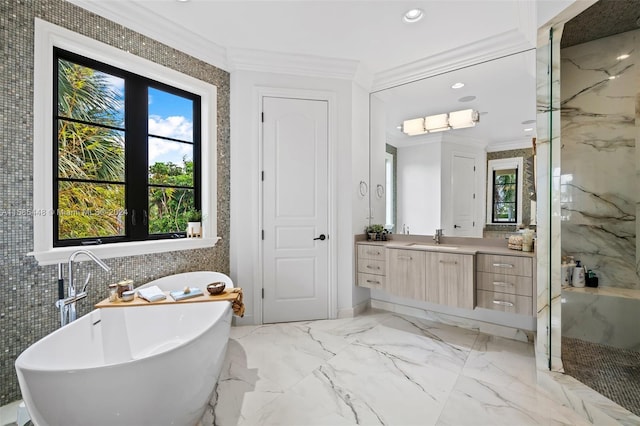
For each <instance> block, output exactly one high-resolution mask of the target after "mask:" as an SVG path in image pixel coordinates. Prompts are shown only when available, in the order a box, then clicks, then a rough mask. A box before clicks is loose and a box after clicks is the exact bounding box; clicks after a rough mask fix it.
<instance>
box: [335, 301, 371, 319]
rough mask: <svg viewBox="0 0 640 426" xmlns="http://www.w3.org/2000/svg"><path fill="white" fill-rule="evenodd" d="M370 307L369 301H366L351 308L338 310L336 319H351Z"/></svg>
mask: <svg viewBox="0 0 640 426" xmlns="http://www.w3.org/2000/svg"><path fill="white" fill-rule="evenodd" d="M370 307H371V300H369V299H367V300H365V301H364V302H361V303H358V304H357V305H356V306H354V307H353V308H346V309H339V310H338V318H353V317H355V316H358V315H360V314H361V313H363V312H364V311H366V310H367V309H369V308H370Z"/></svg>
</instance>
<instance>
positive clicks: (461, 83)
mask: <svg viewBox="0 0 640 426" xmlns="http://www.w3.org/2000/svg"><path fill="white" fill-rule="evenodd" d="M463 87H464V83H463V82H461V81H459V82H457V83H455V84H453V85H451V88H452V89H462V88H463Z"/></svg>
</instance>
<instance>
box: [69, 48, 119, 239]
mask: <svg viewBox="0 0 640 426" xmlns="http://www.w3.org/2000/svg"><path fill="white" fill-rule="evenodd" d="M120 107H121V96H120V95H119V94H118V92H117V91H116V90H114V88H113V86H112V85H110V84H109V76H107V75H106V74H104V73H102V72H98V71H96V70H94V69H92V68H88V67H85V66H81V65H78V64H74V63H72V62H69V61H65V60H62V59H60V60H59V61H58V116H59V117H61V118H60V119H58V177H59V178H61V179H62V180H61V181H60V185H59V188H58V207H59V209H60V210H62V211H66V212H68V214H66V215H60V216H59V232H58V238H59V239H68V238H86V237H98V236H111V235H121V234H123V233H124V223H123V220H122V216H121V215H118V214H116V213H115V212H117V211H118V210H124V206H125V204H124V187H123V186H122V185H121V184H120V183H122V182H123V181H124V136H123V132H122V131H119V130H115V129H114V128H121V127H122V126H123V125H122V118H121V117H122V114H121V113H120V109H121V108H120ZM69 179H71V180H69ZM95 180H98V181H106V182H114V183H113V184H97V183H92V181H95ZM96 211H103V212H113V214H97V215H96V214H86V213H87V212H96Z"/></svg>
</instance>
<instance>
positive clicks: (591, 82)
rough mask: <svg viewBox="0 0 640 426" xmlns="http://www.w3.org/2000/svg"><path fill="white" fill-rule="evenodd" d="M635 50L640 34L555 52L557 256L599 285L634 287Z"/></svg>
mask: <svg viewBox="0 0 640 426" xmlns="http://www.w3.org/2000/svg"><path fill="white" fill-rule="evenodd" d="M638 46H640V30H636V31H629V32H626V33H622V34H617V35H614V36H611V37H606V38H602V39H598V40H594V41H591V42H588V43H583V44H580V45H576V46H572V47H568V48H565V49H562V52H561V57H562V67H561V79H562V88H561V97H562V112H561V115H562V179H561V196H562V199H561V205H562V253H563V255H572V256H574V257H575V258H576V259H579V260H581V261H582V262H583V264H584V265H586V267H587V268H589V269H592V270H593V271H594V272H596V274H597V275H598V277H599V284H600V285H601V286H611V287H623V288H637V289H640V279H639V275H638V273H637V269H638V268H637V260H636V209H637V202H638V200H639V198H640V194H639V193H640V191H639V190H638V181H637V170H638V161H637V150H636V133H637V129H636V115H637V113H638V112H637V110H636V102H637V97H638V93H639V92H640V79H639V78H638V76H639V75H640V74H639V71H638V68H639V66H638V65H639V64H640V58H639V57H638ZM625 54H626V55H629V56H628V57H626V58H624V59H618V58H619V57H620V58H622V57H621V55H625Z"/></svg>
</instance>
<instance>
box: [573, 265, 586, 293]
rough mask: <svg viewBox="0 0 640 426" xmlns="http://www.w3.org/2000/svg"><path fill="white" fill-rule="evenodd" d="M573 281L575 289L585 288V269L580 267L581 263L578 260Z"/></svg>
mask: <svg viewBox="0 0 640 426" xmlns="http://www.w3.org/2000/svg"><path fill="white" fill-rule="evenodd" d="M572 279H573V281H572V284H573V286H574V287H584V285H585V278H584V267H583V266H581V265H580V261H579V260H576V267H575V268H574V269H573V277H572Z"/></svg>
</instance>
